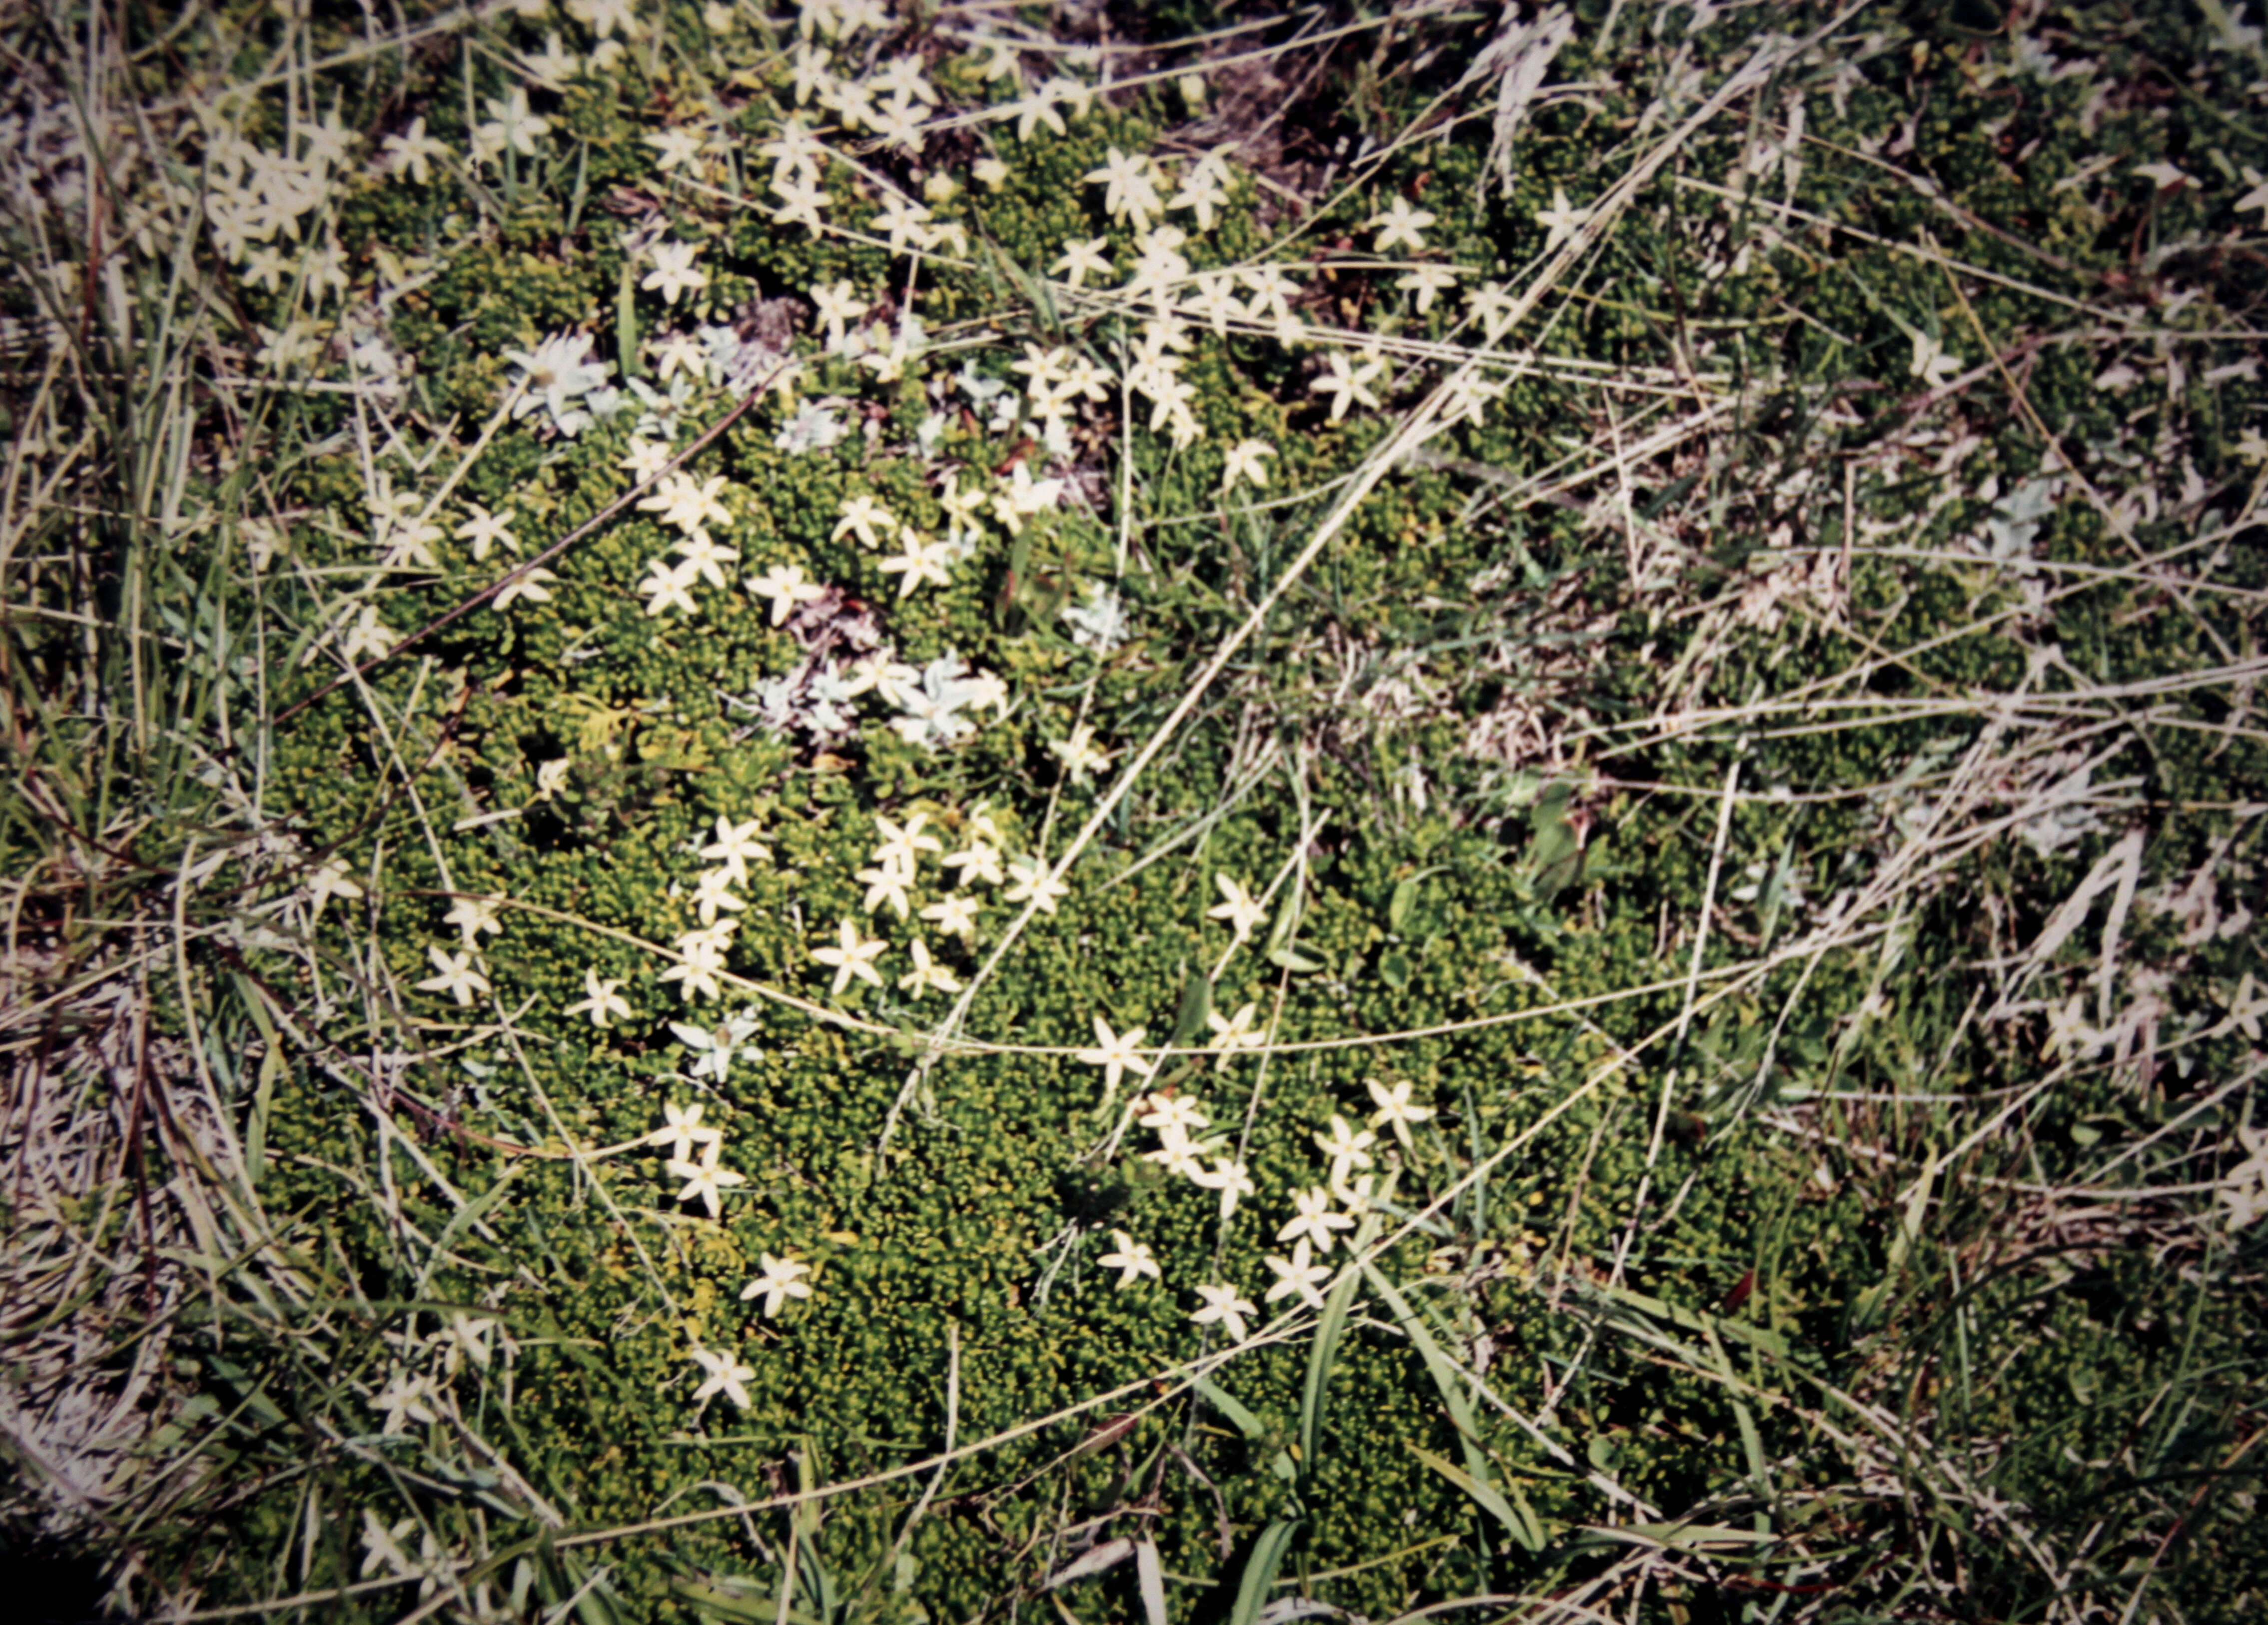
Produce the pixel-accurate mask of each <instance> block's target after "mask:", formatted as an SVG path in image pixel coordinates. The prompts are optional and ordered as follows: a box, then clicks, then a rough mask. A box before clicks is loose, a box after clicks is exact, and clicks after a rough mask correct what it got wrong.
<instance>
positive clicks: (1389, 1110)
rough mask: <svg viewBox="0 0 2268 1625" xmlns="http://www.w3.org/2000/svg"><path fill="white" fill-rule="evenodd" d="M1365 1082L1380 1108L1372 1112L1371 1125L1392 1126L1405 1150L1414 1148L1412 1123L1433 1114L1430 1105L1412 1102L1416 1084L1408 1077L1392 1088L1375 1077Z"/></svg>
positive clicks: (1419, 1121) (1423, 1120)
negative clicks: (1416, 1104)
mask: <svg viewBox="0 0 2268 1625" xmlns="http://www.w3.org/2000/svg"><path fill="white" fill-rule="evenodd" d="M1364 1083H1365V1085H1366V1087H1368V1089H1369V1090H1370V1098H1371V1099H1373V1100H1375V1101H1376V1102H1377V1103H1378V1110H1377V1111H1375V1112H1373V1114H1371V1119H1370V1123H1371V1127H1372V1128H1373V1129H1375V1128H1378V1127H1380V1126H1381V1125H1386V1126H1389V1127H1391V1128H1392V1129H1393V1130H1394V1137H1395V1139H1397V1140H1399V1141H1401V1142H1402V1148H1403V1150H1404V1151H1410V1150H1412V1149H1414V1148H1413V1147H1412V1146H1411V1145H1410V1125H1411V1124H1412V1123H1422V1122H1425V1121H1427V1120H1428V1119H1429V1118H1431V1117H1432V1115H1433V1108H1432V1107H1430V1106H1413V1105H1411V1104H1410V1091H1411V1089H1412V1088H1413V1087H1415V1085H1412V1084H1411V1083H1410V1080H1409V1079H1408V1078H1404V1079H1403V1080H1402V1081H1401V1082H1400V1083H1398V1084H1396V1085H1394V1087H1392V1088H1391V1089H1388V1087H1387V1086H1386V1085H1384V1084H1381V1083H1380V1082H1379V1081H1378V1080H1377V1079H1376V1078H1374V1077H1372V1078H1366V1079H1365V1080H1364Z"/></svg>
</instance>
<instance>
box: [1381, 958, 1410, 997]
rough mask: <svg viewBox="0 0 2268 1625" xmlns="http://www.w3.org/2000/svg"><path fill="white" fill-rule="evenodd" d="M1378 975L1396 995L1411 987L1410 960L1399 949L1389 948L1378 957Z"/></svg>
mask: <svg viewBox="0 0 2268 1625" xmlns="http://www.w3.org/2000/svg"><path fill="white" fill-rule="evenodd" d="M1378 974H1379V975H1380V976H1381V977H1382V978H1384V980H1385V982H1386V985H1387V986H1388V987H1389V988H1391V989H1394V990H1395V992H1396V993H1399V992H1401V991H1402V989H1404V988H1406V987H1408V986H1409V985H1410V959H1409V956H1408V955H1407V954H1405V953H1403V952H1402V951H1401V950H1400V949H1398V948H1388V950H1387V951H1386V952H1384V953H1381V954H1380V955H1379V956H1378Z"/></svg>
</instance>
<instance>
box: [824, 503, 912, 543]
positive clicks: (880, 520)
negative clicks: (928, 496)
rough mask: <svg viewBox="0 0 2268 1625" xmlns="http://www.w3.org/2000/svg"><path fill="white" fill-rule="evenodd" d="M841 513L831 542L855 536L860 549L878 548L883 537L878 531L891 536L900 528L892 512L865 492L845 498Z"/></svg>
mask: <svg viewBox="0 0 2268 1625" xmlns="http://www.w3.org/2000/svg"><path fill="white" fill-rule="evenodd" d="M840 512H841V515H842V517H841V518H839V519H837V520H836V525H835V529H834V531H833V532H832V533H831V540H836V541H840V540H843V537H845V536H848V535H853V534H855V535H856V536H857V537H858V545H859V546H860V547H862V548H878V547H880V546H881V536H880V535H878V534H877V532H878V531H879V532H880V533H883V534H889V533H895V531H896V530H897V528H898V522H897V520H896V519H895V518H893V517H892V515H891V513H890V511H889V510H888V509H887V508H885V507H884V506H882V504H880V503H879V502H876V501H875V500H874V499H873V497H872V496H867V495H865V493H864V492H861V493H860V494H859V495H858V496H847V497H845V498H843V506H842V508H841V510H840Z"/></svg>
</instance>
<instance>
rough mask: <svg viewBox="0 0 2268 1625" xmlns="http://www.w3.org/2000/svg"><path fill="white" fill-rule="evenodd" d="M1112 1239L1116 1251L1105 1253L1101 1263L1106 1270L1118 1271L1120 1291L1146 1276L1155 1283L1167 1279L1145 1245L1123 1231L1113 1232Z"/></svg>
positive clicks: (1111, 1233)
mask: <svg viewBox="0 0 2268 1625" xmlns="http://www.w3.org/2000/svg"><path fill="white" fill-rule="evenodd" d="M1110 1239H1111V1241H1112V1243H1113V1244H1114V1246H1116V1251H1115V1252H1109V1253H1105V1254H1103V1255H1102V1257H1101V1264H1102V1267H1103V1268H1106V1269H1115V1270H1116V1271H1118V1290H1120V1291H1122V1292H1123V1291H1124V1290H1126V1289H1127V1288H1128V1287H1130V1286H1132V1285H1133V1284H1134V1283H1136V1282H1137V1281H1139V1280H1140V1279H1141V1278H1142V1277H1143V1276H1149V1277H1150V1278H1151V1279H1152V1280H1153V1281H1162V1280H1164V1279H1165V1276H1164V1275H1163V1274H1162V1273H1161V1272H1160V1270H1159V1268H1158V1261H1157V1259H1156V1258H1154V1257H1153V1256H1152V1254H1151V1252H1150V1249H1149V1247H1148V1246H1146V1245H1145V1244H1144V1243H1142V1242H1139V1241H1137V1240H1135V1239H1134V1238H1133V1237H1131V1236H1130V1235H1128V1234H1127V1233H1126V1232H1124V1231H1123V1230H1114V1231H1112V1232H1110Z"/></svg>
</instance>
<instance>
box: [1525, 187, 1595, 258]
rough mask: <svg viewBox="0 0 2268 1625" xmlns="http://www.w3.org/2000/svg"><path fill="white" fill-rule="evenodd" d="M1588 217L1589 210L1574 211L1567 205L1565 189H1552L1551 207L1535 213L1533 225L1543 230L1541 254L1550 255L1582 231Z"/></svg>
mask: <svg viewBox="0 0 2268 1625" xmlns="http://www.w3.org/2000/svg"><path fill="white" fill-rule="evenodd" d="M1590 217H1591V211H1590V210H1587V209H1574V208H1571V207H1570V206H1569V205H1568V202H1567V193H1566V190H1565V188H1561V187H1553V188H1551V207H1550V208H1549V209H1539V210H1536V211H1535V224H1538V225H1540V226H1542V227H1543V252H1544V253H1546V254H1550V252H1551V251H1552V250H1553V249H1554V248H1557V246H1559V245H1560V244H1562V243H1564V242H1566V241H1567V240H1569V239H1571V238H1572V237H1573V236H1574V235H1575V233H1576V232H1580V231H1581V230H1582V229H1583V224H1584V222H1586V221H1587V220H1588V219H1589V218H1590Z"/></svg>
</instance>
